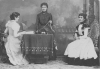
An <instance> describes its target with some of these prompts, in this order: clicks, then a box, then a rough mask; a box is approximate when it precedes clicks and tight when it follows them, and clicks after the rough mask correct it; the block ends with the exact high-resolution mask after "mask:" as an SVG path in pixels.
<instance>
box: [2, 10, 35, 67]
mask: <svg viewBox="0 0 100 69" xmlns="http://www.w3.org/2000/svg"><path fill="white" fill-rule="evenodd" d="M19 16H20V14H19V13H18V12H13V13H12V14H11V15H10V20H9V21H8V22H7V23H6V29H5V31H4V33H5V34H7V33H8V36H7V42H6V43H5V48H6V52H7V56H8V57H9V61H10V63H11V64H13V65H26V64H28V63H29V62H28V61H27V60H26V59H25V58H24V57H23V54H22V52H21V46H20V44H21V37H22V36H23V34H34V32H33V31H29V32H25V31H23V32H19V31H20V25H19V24H18V20H19Z"/></svg>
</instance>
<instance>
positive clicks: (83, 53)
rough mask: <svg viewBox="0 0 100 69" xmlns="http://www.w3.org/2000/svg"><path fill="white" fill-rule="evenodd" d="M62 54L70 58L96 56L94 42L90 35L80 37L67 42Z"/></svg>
mask: <svg viewBox="0 0 100 69" xmlns="http://www.w3.org/2000/svg"><path fill="white" fill-rule="evenodd" d="M64 55H68V57H70V58H80V59H85V60H86V59H91V58H94V59H96V58H97V53H96V51H95V48H94V44H93V42H92V39H91V38H90V37H87V38H81V39H78V40H75V41H73V42H71V43H70V44H68V46H67V48H66V50H65V53H64Z"/></svg>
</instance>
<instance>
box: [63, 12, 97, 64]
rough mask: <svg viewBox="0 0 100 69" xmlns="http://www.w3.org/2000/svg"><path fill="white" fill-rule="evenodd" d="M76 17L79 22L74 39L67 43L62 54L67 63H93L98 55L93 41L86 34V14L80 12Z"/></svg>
mask: <svg viewBox="0 0 100 69" xmlns="http://www.w3.org/2000/svg"><path fill="white" fill-rule="evenodd" d="M78 18H79V21H80V24H79V25H78V26H77V27H76V32H75V38H76V40H75V41H73V42H71V43H69V44H68V46H67V48H66V50H65V53H64V55H66V56H67V59H68V63H69V64H78V65H93V64H94V61H95V60H96V59H97V57H98V56H97V53H96V51H95V48H94V44H93V41H92V39H91V38H90V37H89V36H88V32H89V29H90V27H89V25H88V24H87V23H86V20H87V19H86V14H84V13H80V14H79V16H78Z"/></svg>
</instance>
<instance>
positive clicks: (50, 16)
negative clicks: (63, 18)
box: [50, 13, 53, 25]
mask: <svg viewBox="0 0 100 69" xmlns="http://www.w3.org/2000/svg"><path fill="white" fill-rule="evenodd" d="M50 20H51V21H52V24H51V25H53V18H52V14H51V13H50Z"/></svg>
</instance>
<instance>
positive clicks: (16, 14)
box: [10, 12, 20, 20]
mask: <svg viewBox="0 0 100 69" xmlns="http://www.w3.org/2000/svg"><path fill="white" fill-rule="evenodd" d="M18 16H20V13H18V12H13V13H12V14H11V15H10V20H15V17H16V18H17V17H18Z"/></svg>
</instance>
